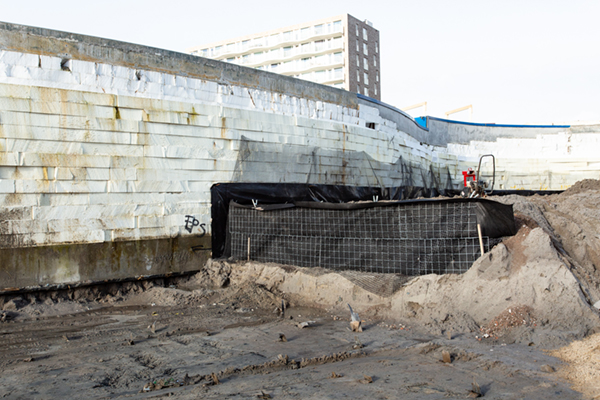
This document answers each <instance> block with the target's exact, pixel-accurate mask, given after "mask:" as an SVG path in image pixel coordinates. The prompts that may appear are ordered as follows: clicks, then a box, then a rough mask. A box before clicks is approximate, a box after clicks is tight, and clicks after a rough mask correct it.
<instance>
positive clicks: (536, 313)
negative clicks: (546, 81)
mask: <svg viewBox="0 0 600 400" xmlns="http://www.w3.org/2000/svg"><path fill="white" fill-rule="evenodd" d="M494 200H498V201H502V202H508V203H511V204H514V205H515V211H516V213H517V217H518V219H517V223H518V224H519V228H520V229H519V232H518V233H517V235H515V236H514V237H512V238H506V239H505V240H504V241H503V243H501V244H499V245H497V246H496V247H495V248H494V249H493V250H492V251H491V252H489V253H487V254H486V255H484V256H482V257H481V258H480V259H479V260H477V262H476V263H475V264H474V265H473V267H472V268H471V269H470V270H469V271H468V272H467V273H465V274H463V275H442V276H437V275H427V276H422V277H416V278H411V279H407V278H406V277H396V276H389V275H388V276H378V275H376V274H360V273H340V274H338V273H333V272H331V271H325V270H321V269H302V268H295V267H291V266H280V265H272V264H259V263H253V262H249V263H245V262H244V263H227V262H222V261H214V262H209V263H208V264H207V265H206V266H204V268H203V269H202V271H201V272H200V273H198V274H196V275H193V276H190V277H187V278H177V279H171V280H156V281H153V282H142V281H138V282H129V283H125V284H122V285H116V284H112V285H106V286H103V287H100V286H97V287H90V288H79V289H76V290H70V291H69V290H64V291H55V292H38V293H30V294H18V295H13V296H11V297H8V296H5V297H3V298H0V306H2V307H1V308H2V310H3V311H1V312H0V319H1V320H2V322H0V338H1V339H2V340H1V341H0V354H1V357H0V397H2V398H11V399H20V398H22V399H49V398H120V397H127V398H162V397H169V396H170V397H175V398H181V399H187V398H189V399H192V398H194V399H195V398H199V397H200V398H219V399H220V398H226V397H227V398H274V399H275V398H299V399H304V398H315V399H335V398H359V397H361V398H375V399H395V398H406V399H423V398H427V399H441V398H467V397H475V396H476V394H475V393H474V391H475V392H476V391H480V392H481V395H483V397H485V398H490V399H553V398H555V399H581V398H583V399H587V398H600V397H599V396H600V386H599V385H600V384H599V382H600V379H599V378H600V376H599V373H598V365H599V364H598V363H599V362H600V333H599V332H600V316H599V312H598V307H597V306H598V302H599V301H600V273H599V270H598V268H600V264H599V260H600V258H598V255H599V254H600V241H599V239H600V236H599V234H600V210H599V208H600V184H599V183H598V181H583V182H582V183H580V184H578V185H575V186H574V187H573V188H572V189H570V191H567V192H565V193H563V194H561V195H553V196H547V197H545V196H533V197H529V198H523V197H517V196H509V197H502V198H494ZM382 282H384V283H386V284H387V287H393V288H394V289H393V290H387V291H386V293H385V296H383V295H381V293H377V292H376V291H374V290H373V289H372V288H373V287H377V285H379V287H382V286H381V285H382ZM282 300H283V302H284V303H285V304H286V310H285V315H283V316H282V315H281V303H282ZM348 303H350V304H351V305H352V307H353V308H354V309H355V310H356V311H357V312H358V313H359V315H360V318H361V320H362V329H363V331H362V332H352V331H351V330H350V312H349V310H348V308H347V304H348ZM594 304H596V305H597V306H596V307H595V306H594ZM308 321H311V323H310V326H309V327H306V328H299V327H298V324H299V323H302V322H308ZM448 361H449V362H448Z"/></svg>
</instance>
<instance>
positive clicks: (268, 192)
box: [211, 183, 515, 258]
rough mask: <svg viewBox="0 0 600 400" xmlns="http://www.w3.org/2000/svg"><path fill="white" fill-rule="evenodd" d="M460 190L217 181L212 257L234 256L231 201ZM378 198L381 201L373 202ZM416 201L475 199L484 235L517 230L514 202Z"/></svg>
mask: <svg viewBox="0 0 600 400" xmlns="http://www.w3.org/2000/svg"><path fill="white" fill-rule="evenodd" d="M458 193H459V191H458V190H442V192H440V191H438V190H436V189H427V188H419V187H398V188H378V187H356V186H340V185H309V184H289V183H285V184H284V183H281V184H278V183H225V184H215V185H213V186H212V188H211V203H212V207H211V217H212V251H213V257H214V258H218V257H222V256H225V257H229V256H231V249H230V243H228V240H227V221H228V214H229V205H230V202H231V201H234V202H235V203H236V204H238V205H246V206H253V201H254V202H257V204H258V207H259V208H261V209H263V210H265V209H268V208H275V209H280V208H288V207H296V206H302V207H340V209H344V208H346V209H352V208H369V207H382V206H388V205H393V204H397V203H398V201H399V200H404V201H410V199H415V198H417V197H421V198H422V197H425V198H430V197H435V196H439V195H444V196H455V195H457V194H458ZM375 199H377V200H378V201H377V202H374V201H373V200H375ZM414 201H418V202H423V201H445V202H473V203H474V204H475V205H476V210H477V220H478V222H479V223H480V225H481V227H482V235H483V236H488V237H492V238H494V237H500V236H508V235H513V234H514V233H515V227H514V218H513V212H512V206H507V205H502V204H499V203H496V202H490V201H487V200H479V199H478V200H473V199H460V198H454V199H444V200H428V199H420V200H414ZM353 202H354V203H353ZM356 202H360V203H356ZM488 216H489V217H488Z"/></svg>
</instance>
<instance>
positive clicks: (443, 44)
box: [0, 0, 600, 124]
mask: <svg viewBox="0 0 600 400" xmlns="http://www.w3.org/2000/svg"><path fill="white" fill-rule="evenodd" d="M343 13H349V14H351V15H353V16H354V17H356V18H358V19H361V20H363V19H368V20H370V21H371V22H372V23H373V25H374V27H375V28H376V29H378V30H379V33H380V40H381V47H380V50H381V68H380V71H381V84H382V85H381V93H382V101H384V102H386V103H389V104H391V105H393V106H396V107H398V108H403V107H406V106H409V105H412V104H414V103H419V102H422V101H427V102H428V109H427V114H428V115H431V116H435V117H441V118H444V112H445V111H449V110H452V109H456V108H458V107H461V106H465V105H469V104H472V105H473V109H474V111H473V120H474V121H475V122H495V123H514V124H521V123H523V124H525V123H542V124H552V123H565V122H566V123H572V122H576V121H596V122H598V121H600V22H599V21H600V1H591V0H590V1H585V0H568V1H567V0H562V1H558V0H502V1H500V0H497V1H491V0H489V1H488V0H472V1H467V0H431V1H427V0H421V1H417V0H414V1H385V2H384V1H377V0H372V1H365V0H356V1H355V0H346V1H331V0H330V1H323V0H302V1H297V2H292V1H284V0H278V1H272V0H252V1H251V0H246V1H238V0H222V1H214V0H213V1H184V0H180V1H179V0H171V1H168V2H167V1H156V0H147V1H129V0H119V1H116V0H103V1H97V2H96V1H94V2H92V1H82V0H78V1H74V0H53V1H48V0H43V1H40V0H31V1H27V0H21V1H16V0H0V21H4V22H12V23H18V24H24V25H31V26H39V27H44V28H50V29H56V30H62V31H68V32H74V33H81V34H86V35H92V36H100V37H104V38H110V39H117V40H122V41H126V42H133V43H140V44H144V45H149V46H154V47H159V48H164V49H169V50H175V51H183V50H184V49H185V48H187V47H191V46H195V45H200V44H204V43H209V42H214V41H218V40H222V39H228V38H232V37H236V36H241V35H245V34H249V33H253V32H258V31H264V30H269V29H275V28H280V27H284V26H287V25H293V24H297V23H301V22H305V21H311V20H316V19H320V18H326V17H330V16H334V15H339V14H343ZM413 112H414V116H420V115H422V109H417V110H414V111H411V113H413ZM451 118H452V119H457V120H468V119H469V115H468V112H463V113H459V114H455V115H453V116H451Z"/></svg>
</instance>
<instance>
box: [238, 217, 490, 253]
mask: <svg viewBox="0 0 600 400" xmlns="http://www.w3.org/2000/svg"><path fill="white" fill-rule="evenodd" d="M477 235H479V249H480V250H481V255H483V253H484V251H483V238H482V237H481V225H479V224H477ZM248 240H250V239H248Z"/></svg>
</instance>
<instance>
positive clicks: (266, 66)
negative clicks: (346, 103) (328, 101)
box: [186, 14, 381, 100]
mask: <svg viewBox="0 0 600 400" xmlns="http://www.w3.org/2000/svg"><path fill="white" fill-rule="evenodd" d="M186 51H187V52H188V53H190V54H193V55H197V56H201V57H206V58H212V59H215V60H220V61H226V62H230V63H234V64H239V65H244V66H247V67H252V68H257V69H261V70H264V71H270V72H275V73H278V74H282V75H287V76H293V77H295V78H300V79H304V80H307V81H312V82H316V83H321V84H324V85H329V86H334V87H337V88H341V89H346V90H348V91H353V92H357V93H361V94H364V95H366V96H369V97H371V98H374V99H377V100H381V84H380V75H379V69H380V62H379V54H380V51H381V49H380V45H379V31H378V30H377V29H375V28H373V26H372V24H371V23H370V22H369V21H360V20H358V19H356V18H354V17H353V16H351V15H349V14H344V15H340V16H337V17H333V18H326V19H322V20H318V21H313V22H307V23H303V24H298V25H293V26H288V27H286V28H281V29H276V30H272V31H268V32H262V33H257V34H253V35H247V36H243V37H238V38H233V39H229V40H223V41H220V42H216V43H211V44H208V45H204V46H196V47H192V48H189V49H187V50H186Z"/></svg>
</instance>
